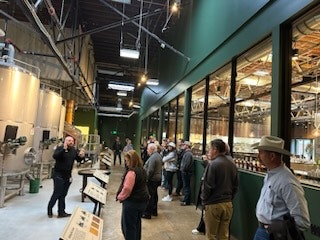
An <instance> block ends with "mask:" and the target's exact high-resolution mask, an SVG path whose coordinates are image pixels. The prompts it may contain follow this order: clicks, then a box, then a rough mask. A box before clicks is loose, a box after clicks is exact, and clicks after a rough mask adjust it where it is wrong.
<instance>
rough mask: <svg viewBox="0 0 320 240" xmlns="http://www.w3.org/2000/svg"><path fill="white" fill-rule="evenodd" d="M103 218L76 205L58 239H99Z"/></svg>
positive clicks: (100, 237)
mask: <svg viewBox="0 0 320 240" xmlns="http://www.w3.org/2000/svg"><path fill="white" fill-rule="evenodd" d="M102 229H103V220H102V219H101V218H99V217H97V216H96V215H94V214H92V213H90V212H88V211H86V210H83V209H81V208H80V207H76V209H75V210H74V212H73V213H72V215H71V217H70V219H69V221H68V223H67V225H66V226H65V228H64V230H63V233H62V236H61V237H60V238H59V239H60V240H101V239H102Z"/></svg>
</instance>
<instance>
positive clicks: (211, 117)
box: [206, 64, 231, 143]
mask: <svg viewBox="0 0 320 240" xmlns="http://www.w3.org/2000/svg"><path fill="white" fill-rule="evenodd" d="M230 81H231V64H227V65H226V66H224V67H223V68H221V69H219V70H218V71H216V72H215V73H213V74H211V75H210V81H209V96H208V111H207V113H208V120H207V138H206V140H207V143H208V142H210V141H211V140H213V139H215V138H221V139H222V140H224V141H225V142H228V127H229V102H230V97H229V96H230Z"/></svg>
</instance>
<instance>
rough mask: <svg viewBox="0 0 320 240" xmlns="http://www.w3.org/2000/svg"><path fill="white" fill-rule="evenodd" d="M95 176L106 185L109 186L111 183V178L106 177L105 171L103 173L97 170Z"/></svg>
mask: <svg viewBox="0 0 320 240" xmlns="http://www.w3.org/2000/svg"><path fill="white" fill-rule="evenodd" d="M93 176H94V177H95V178H97V179H99V180H101V181H102V182H104V183H105V184H108V183H109V176H108V175H106V174H105V173H104V171H101V170H98V169H97V170H96V171H95V172H94V173H93Z"/></svg>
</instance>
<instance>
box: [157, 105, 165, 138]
mask: <svg viewBox="0 0 320 240" xmlns="http://www.w3.org/2000/svg"><path fill="white" fill-rule="evenodd" d="M163 108H164V107H163V106H162V107H161V108H160V109H159V127H158V134H157V135H158V136H157V137H158V139H159V141H161V139H162V138H163V137H162V133H163V121H164V109H163Z"/></svg>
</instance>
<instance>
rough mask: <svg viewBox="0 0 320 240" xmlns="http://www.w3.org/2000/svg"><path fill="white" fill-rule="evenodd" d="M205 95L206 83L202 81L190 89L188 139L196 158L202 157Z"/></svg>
mask: <svg viewBox="0 0 320 240" xmlns="http://www.w3.org/2000/svg"><path fill="white" fill-rule="evenodd" d="M205 93H206V81H205V80H202V81H200V82H199V83H198V84H196V85H194V86H193V87H192V95H191V115H190V116H191V119H190V137H189V140H190V141H191V143H192V144H193V154H194V155H195V156H196V157H198V156H201V155H202V149H203V146H202V145H203V140H202V139H203V134H204V133H203V123H204V102H205Z"/></svg>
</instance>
